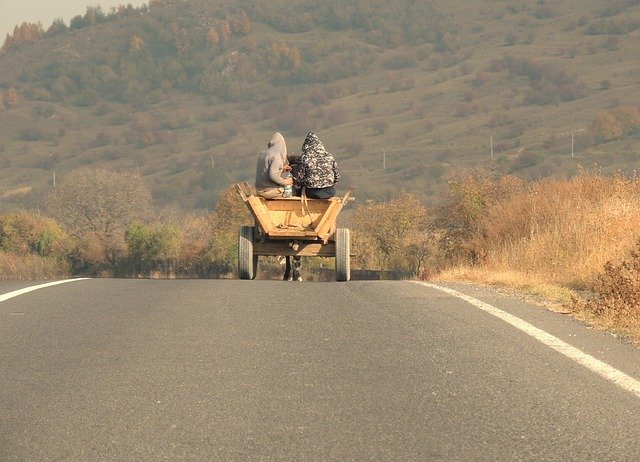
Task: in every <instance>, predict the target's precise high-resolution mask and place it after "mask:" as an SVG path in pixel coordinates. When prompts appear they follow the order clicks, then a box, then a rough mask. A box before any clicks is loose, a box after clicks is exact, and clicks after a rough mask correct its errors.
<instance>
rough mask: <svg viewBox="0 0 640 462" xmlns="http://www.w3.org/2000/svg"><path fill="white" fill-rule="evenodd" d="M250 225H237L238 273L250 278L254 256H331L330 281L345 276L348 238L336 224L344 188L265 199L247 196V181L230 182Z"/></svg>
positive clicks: (346, 231)
mask: <svg viewBox="0 0 640 462" xmlns="http://www.w3.org/2000/svg"><path fill="white" fill-rule="evenodd" d="M236 190H237V191H238V194H240V197H242V200H244V202H245V203H246V204H247V207H249V210H250V211H251V214H252V215H253V218H254V219H255V226H242V227H241V228H240V232H239V235H238V277H239V278H240V279H254V278H255V277H256V271H257V268H258V257H259V256H260V255H265V256H276V255H283V256H301V257H308V256H320V257H335V259H336V260H335V261H336V281H348V280H349V279H350V278H351V266H350V259H351V238H350V233H349V229H348V228H337V229H336V219H337V218H338V214H339V213H340V211H341V210H342V207H343V206H344V205H345V204H346V203H347V201H349V200H353V198H352V197H350V196H351V192H352V191H353V189H349V190H348V191H347V192H346V193H345V194H344V196H342V197H332V198H330V199H306V198H300V197H287V198H277V199H265V198H263V197H260V196H257V195H255V194H253V192H252V190H251V188H250V187H249V185H248V184H247V183H238V184H236Z"/></svg>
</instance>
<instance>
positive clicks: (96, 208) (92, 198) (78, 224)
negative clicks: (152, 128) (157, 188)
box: [46, 169, 151, 265]
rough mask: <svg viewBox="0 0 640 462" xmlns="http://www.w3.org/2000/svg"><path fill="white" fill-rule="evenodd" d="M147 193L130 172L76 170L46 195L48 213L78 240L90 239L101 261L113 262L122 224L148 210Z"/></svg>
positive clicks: (119, 246)
mask: <svg viewBox="0 0 640 462" xmlns="http://www.w3.org/2000/svg"><path fill="white" fill-rule="evenodd" d="M150 204H151V194H150V192H149V188H148V187H147V185H146V184H145V182H144V180H143V179H142V178H141V177H140V176H139V175H137V174H135V173H133V172H111V171H108V170H102V169H80V170H76V171H74V172H71V173H70V174H69V175H67V177H66V178H63V180H62V181H61V182H60V184H59V185H58V186H57V187H56V188H55V189H54V190H53V191H52V192H51V193H50V194H49V195H48V196H47V199H46V205H47V207H48V209H49V211H50V212H51V214H52V215H53V216H54V217H56V218H57V219H58V220H59V222H60V223H61V224H62V225H63V226H65V227H66V228H67V229H68V230H69V233H70V234H71V235H72V236H73V237H74V238H75V239H76V240H77V241H78V242H82V241H83V240H86V239H89V238H93V240H94V241H95V242H96V243H97V244H98V245H99V247H100V249H101V254H102V257H103V258H104V259H105V261H104V262H105V263H109V264H111V265H113V264H115V262H116V260H117V258H118V256H119V254H120V252H121V251H122V249H123V245H124V243H123V234H124V230H125V228H126V226H127V225H128V224H129V223H131V222H132V221H134V220H136V219H139V218H141V217H142V216H144V215H145V214H146V213H148V211H149V207H150Z"/></svg>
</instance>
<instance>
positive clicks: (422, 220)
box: [353, 192, 429, 274]
mask: <svg viewBox="0 0 640 462" xmlns="http://www.w3.org/2000/svg"><path fill="white" fill-rule="evenodd" d="M427 218H428V212H427V209H426V208H425V207H424V206H422V204H420V201H418V199H417V198H415V197H414V196H412V195H411V194H409V193H406V192H402V193H400V194H399V195H397V196H396V197H394V198H393V199H391V200H389V201H386V202H380V203H378V202H373V201H367V202H366V203H364V204H362V205H359V206H358V207H357V208H356V210H355V212H354V216H353V230H354V247H355V248H356V249H357V250H356V253H357V254H358V259H359V261H360V263H361V264H362V266H364V267H368V268H380V269H385V270H403V271H410V272H412V273H413V274H417V272H419V271H420V270H421V269H422V266H423V265H424V262H425V260H426V258H427V256H428V254H429V252H428V245H427V244H428V233H427Z"/></svg>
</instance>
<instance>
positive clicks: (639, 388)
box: [416, 281, 640, 398]
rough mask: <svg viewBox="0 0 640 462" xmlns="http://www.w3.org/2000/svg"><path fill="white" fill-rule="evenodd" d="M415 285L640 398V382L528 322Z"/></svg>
mask: <svg viewBox="0 0 640 462" xmlns="http://www.w3.org/2000/svg"><path fill="white" fill-rule="evenodd" d="M416 283H417V284H421V285H423V286H426V287H429V288H432V289H436V290H440V291H442V292H446V293H448V294H449V295H452V296H454V297H457V298H460V299H462V300H464V301H466V302H467V303H470V304H471V305H473V306H475V307H477V308H480V309H481V310H483V311H486V312H487V313H489V314H492V315H493V316H495V317H497V318H499V319H502V320H503V321H505V322H507V323H509V324H511V325H512V326H513V327H515V328H517V329H519V330H521V331H522V332H524V333H525V334H527V335H530V336H531V337H533V338H535V339H536V340H538V341H540V342H542V343H544V344H545V345H547V346H548V347H551V348H553V349H554V350H556V351H557V352H558V353H562V354H563V355H565V356H566V357H567V358H569V359H571V360H573V361H575V362H577V363H578V364H581V365H582V366H584V367H586V368H587V369H589V370H591V371H593V372H595V373H596V374H598V375H600V376H601V377H603V378H605V379H607V380H609V381H611V382H613V383H615V384H616V385H618V386H619V387H621V388H624V389H625V390H627V391H629V392H631V393H633V394H634V395H636V396H637V397H639V398H640V381H638V380H636V379H634V378H633V377H630V376H628V375H627V374H625V373H624V372H622V371H619V370H618V369H616V368H614V367H612V366H610V365H608V364H607V363H604V362H602V361H600V360H599V359H596V358H594V357H593V356H590V355H588V354H586V353H585V352H583V351H581V350H579V349H577V348H575V347H573V346H571V345H569V344H568V343H565V342H563V341H562V340H560V339H559V338H557V337H554V336H553V335H551V334H549V333H548V332H545V331H543V330H542V329H539V328H537V327H535V326H533V325H531V324H529V323H528V322H526V321H523V320H522V319H520V318H518V317H516V316H513V315H512V314H509V313H507V312H505V311H502V310H501V309H499V308H496V307H495V306H492V305H489V304H488V303H484V302H482V301H480V300H478V299H475V298H473V297H469V296H468V295H465V294H463V293H462V292H458V291H457V290H453V289H449V288H448V287H442V286H439V285H436V284H429V283H427V282H417V281H416Z"/></svg>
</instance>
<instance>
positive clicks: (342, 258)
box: [336, 228, 351, 282]
mask: <svg viewBox="0 0 640 462" xmlns="http://www.w3.org/2000/svg"><path fill="white" fill-rule="evenodd" d="M349 279H351V235H350V232H349V229H348V228H338V229H337V230H336V281H340V282H346V281H348V280H349Z"/></svg>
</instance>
